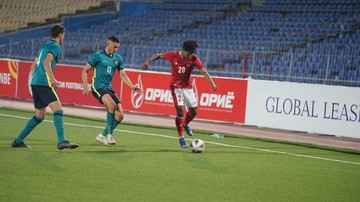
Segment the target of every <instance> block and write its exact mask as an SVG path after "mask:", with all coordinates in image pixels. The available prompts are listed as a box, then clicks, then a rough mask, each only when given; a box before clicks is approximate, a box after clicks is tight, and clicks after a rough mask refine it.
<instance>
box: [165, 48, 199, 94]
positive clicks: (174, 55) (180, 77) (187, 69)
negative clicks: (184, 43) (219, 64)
mask: <svg viewBox="0 0 360 202" xmlns="http://www.w3.org/2000/svg"><path fill="white" fill-rule="evenodd" d="M163 58H164V59H165V60H168V61H170V63H171V75H172V76H171V83H170V87H171V88H192V79H191V72H192V71H193V69H194V66H196V67H197V68H198V69H199V70H200V69H202V68H204V65H203V64H202V63H201V61H200V58H199V57H198V56H197V55H195V54H192V55H191V56H190V57H189V58H188V59H184V58H182V57H181V51H179V52H177V51H170V52H166V53H164V54H163Z"/></svg>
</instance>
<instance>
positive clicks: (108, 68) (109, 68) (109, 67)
mask: <svg viewBox="0 0 360 202" xmlns="http://www.w3.org/2000/svg"><path fill="white" fill-rule="evenodd" d="M107 72H108V73H109V74H110V73H111V66H107Z"/></svg>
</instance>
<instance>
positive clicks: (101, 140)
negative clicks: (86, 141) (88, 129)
mask: <svg viewBox="0 0 360 202" xmlns="http://www.w3.org/2000/svg"><path fill="white" fill-rule="evenodd" d="M96 142H98V143H100V144H103V145H109V143H108V141H107V140H106V137H105V136H103V135H102V134H101V133H100V134H99V135H98V136H96Z"/></svg>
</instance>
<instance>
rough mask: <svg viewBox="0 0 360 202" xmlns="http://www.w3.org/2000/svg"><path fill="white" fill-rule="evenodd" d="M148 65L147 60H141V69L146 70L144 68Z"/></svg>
mask: <svg viewBox="0 0 360 202" xmlns="http://www.w3.org/2000/svg"><path fill="white" fill-rule="evenodd" d="M148 66H149V61H148V60H146V61H145V62H143V63H142V64H141V69H142V70H146V69H147V68H148Z"/></svg>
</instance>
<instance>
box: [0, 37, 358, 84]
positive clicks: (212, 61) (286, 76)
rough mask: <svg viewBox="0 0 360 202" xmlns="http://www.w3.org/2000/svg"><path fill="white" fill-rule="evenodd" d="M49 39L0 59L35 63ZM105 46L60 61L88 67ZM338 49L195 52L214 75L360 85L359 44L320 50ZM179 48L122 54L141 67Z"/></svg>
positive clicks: (78, 46)
mask: <svg viewBox="0 0 360 202" xmlns="http://www.w3.org/2000/svg"><path fill="white" fill-rule="evenodd" d="M46 40H47V39H38V40H31V41H30V42H26V43H25V44H24V43H22V42H21V41H16V40H14V41H13V43H10V45H8V46H6V47H1V46H0V50H1V51H0V57H2V58H13V59H20V60H28V61H32V60H33V59H34V57H35V56H36V52H37V51H38V49H39V48H40V46H41V45H42V44H43V43H44V41H46ZM104 45H105V43H104V42H94V43H80V42H77V41H66V40H65V42H64V47H63V53H62V59H61V61H60V62H61V63H65V64H75V65H84V64H85V63H86V62H87V59H88V57H89V56H90V55H91V54H92V53H95V52H96V51H98V50H101V49H103V48H104ZM275 46H276V45H274V47H275ZM336 47H338V45H327V46H324V45H322V46H316V48H315V49H314V47H311V48H308V49H307V48H304V47H298V48H299V50H295V49H292V50H287V49H284V50H281V51H276V52H275V51H222V50H210V49H199V50H198V51H197V53H196V54H197V55H198V56H199V57H200V59H201V60H202V62H203V64H204V65H205V67H206V68H207V70H208V72H209V73H210V74H211V75H213V76H224V77H236V78H248V77H251V78H254V79H264V80H278V81H293V82H302V83H319V84H328V85H342V86H354V87H360V57H359V56H358V54H355V53H360V47H359V45H347V46H346V49H350V50H352V52H348V51H345V52H344V53H343V54H336V55H333V54H328V55H324V54H322V52H321V51H320V49H329V48H332V49H336ZM180 48H181V47H180V46H179V47H165V46H162V47H144V46H126V45H124V46H121V47H120V49H119V51H118V53H119V54H120V55H122V56H123V59H124V61H125V66H126V67H128V68H133V69H140V64H141V63H142V62H143V61H144V60H145V59H146V58H148V57H150V56H151V55H153V54H156V53H161V52H165V51H170V50H180ZM4 50H7V51H4ZM150 69H151V70H154V71H164V72H170V64H169V63H168V62H167V61H165V60H157V61H154V62H152V63H151V66H150ZM196 72H197V71H195V72H194V73H196ZM197 73H198V72H197Z"/></svg>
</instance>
